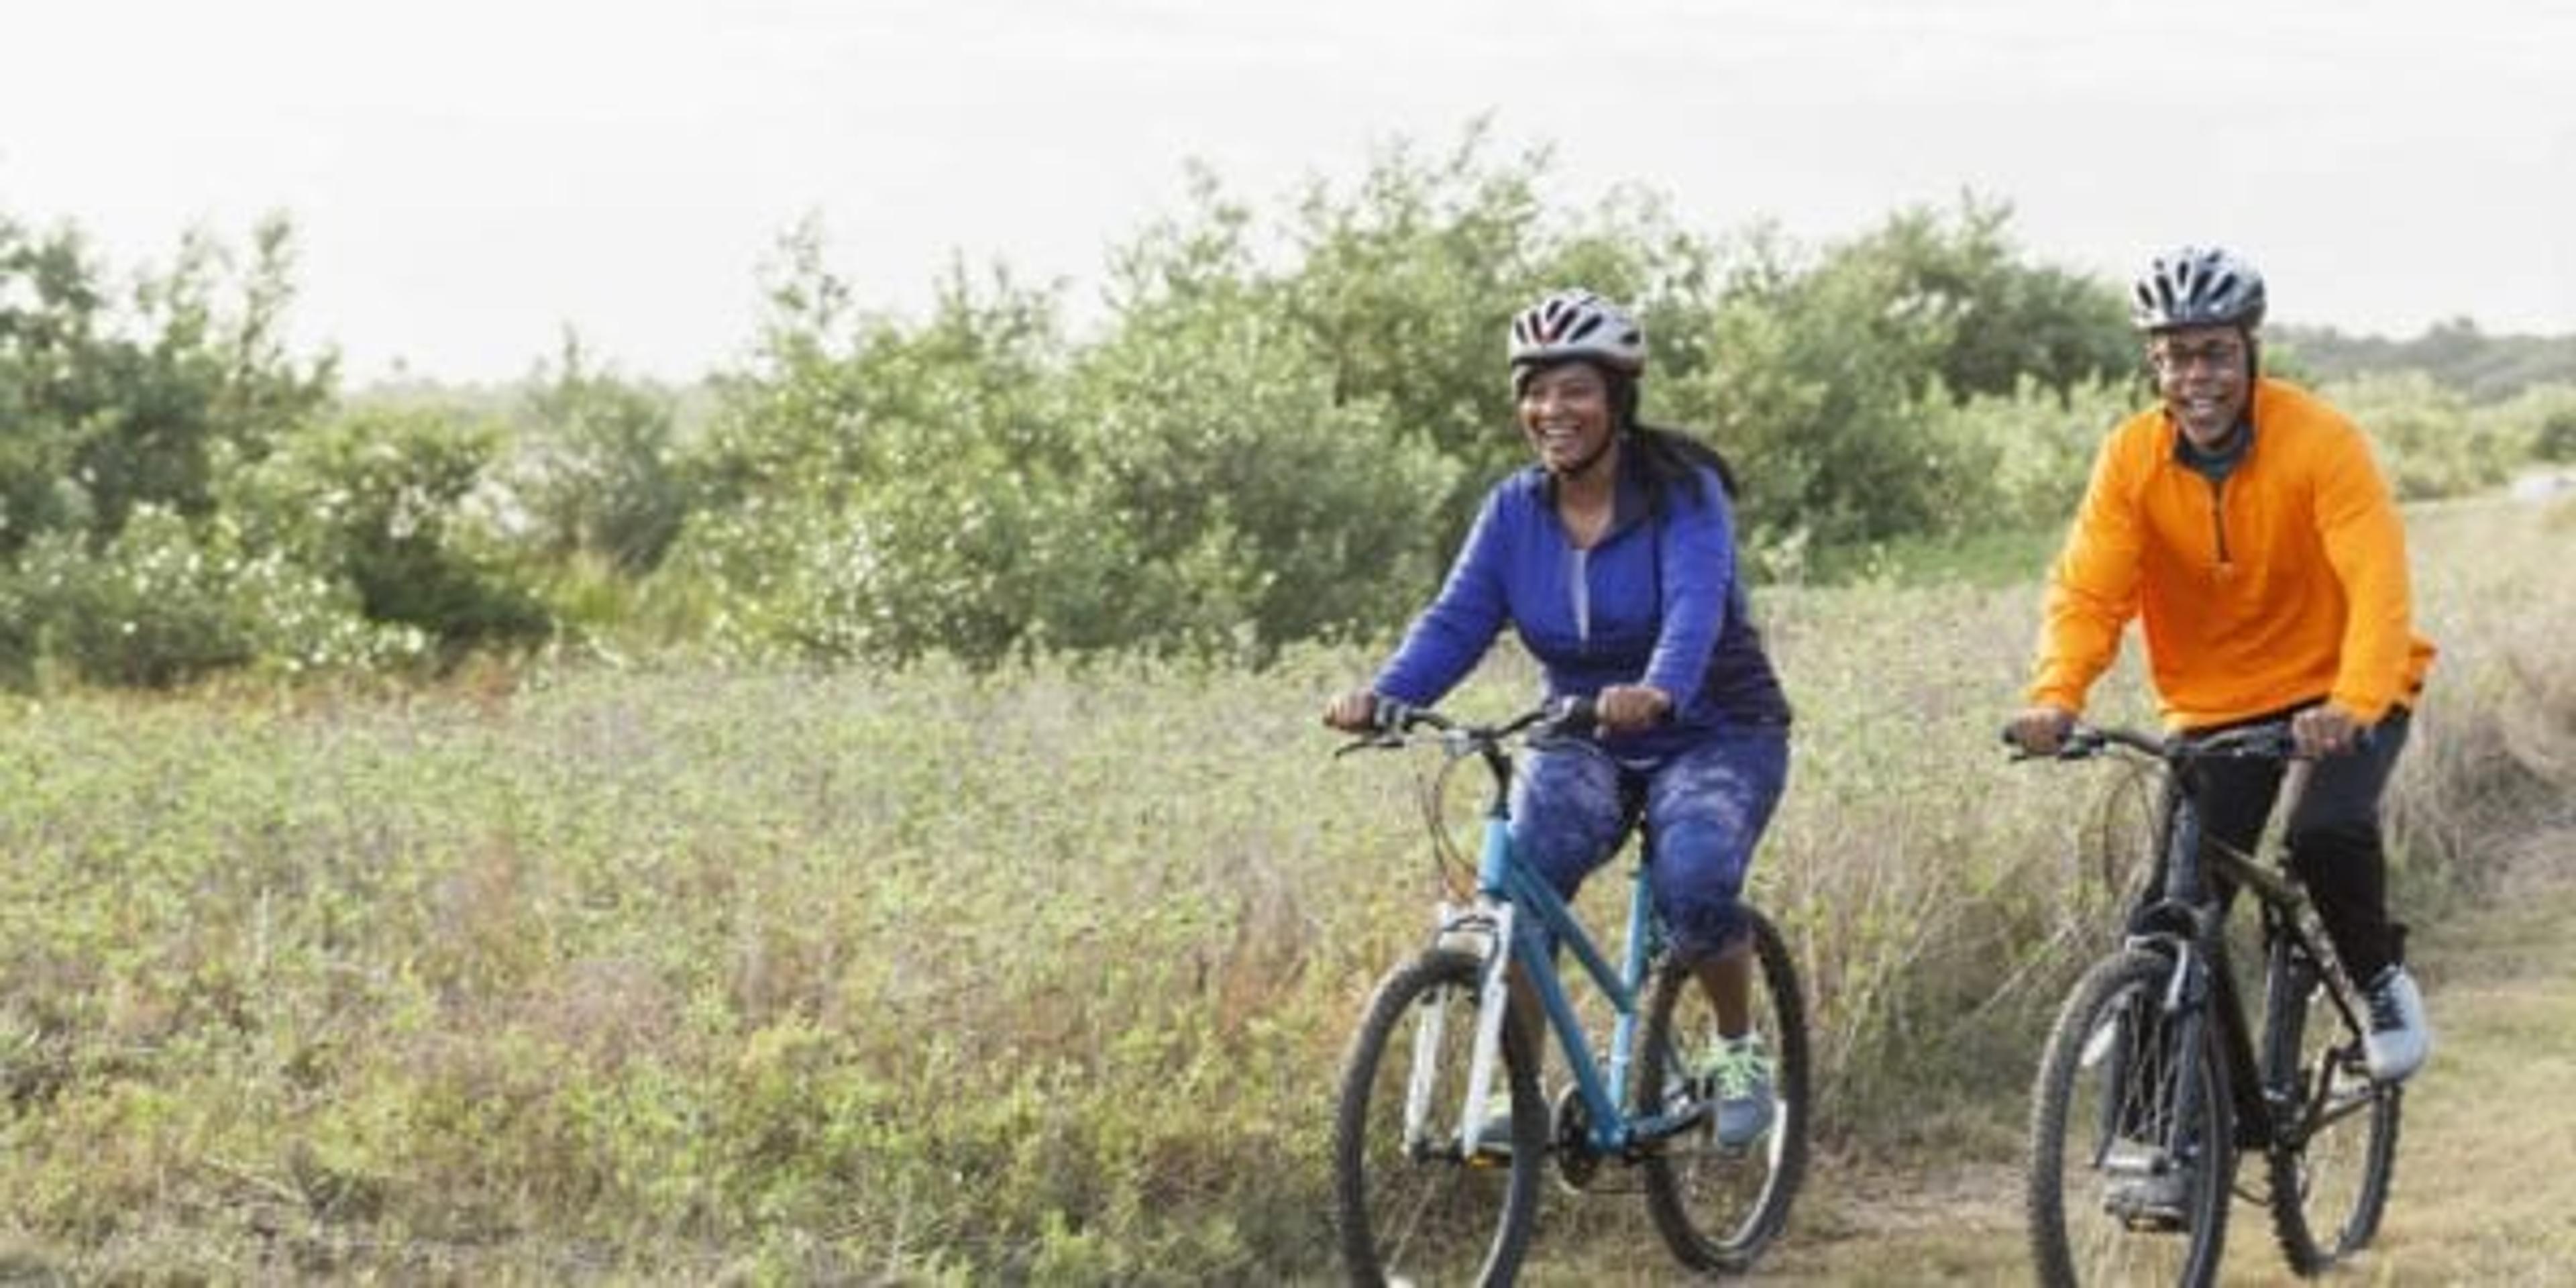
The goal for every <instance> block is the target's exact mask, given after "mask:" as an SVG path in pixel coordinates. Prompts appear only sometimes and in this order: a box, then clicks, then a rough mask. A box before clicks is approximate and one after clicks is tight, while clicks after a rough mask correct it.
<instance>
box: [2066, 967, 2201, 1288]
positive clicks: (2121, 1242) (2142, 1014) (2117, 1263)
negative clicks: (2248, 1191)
mask: <svg viewBox="0 0 2576 1288" xmlns="http://www.w3.org/2000/svg"><path fill="white" fill-rule="evenodd" d="M2173 971H2174V965H2173V963H2172V962H2171V961H2170V960H2168V959H2166V958H2165V957H2164V956H2163V955H2161V954H2158V953H2154V952H2149V951H2146V950H2143V949H2141V950H2133V951H2129V952H2125V953H2122V954H2120V955H2119V956H2116V957H2112V958H2109V959H2107V960H2105V961H2103V962H2101V963H2100V964H2098V965H2096V966H2095V967H2093V969H2092V970H2090V971H2088V972H2086V974H2085V976H2084V978H2083V979H2082V980H2081V981H2079V982H2078V983H2077V984H2076V986H2075V991H2074V993H2073V994H2071V995H2070V996H2069V997H2068V998H2067V1000H2066V1005H2065V1007H2064V1008H2063V1009H2062V1010H2060V1011H2059V1012H2058V1017H2057V1026H2056V1028H2055V1030H2054V1031H2053V1032H2051V1033H2050V1034H2049V1038H2048V1051H2047V1054H2046V1055H2045V1056H2043V1057H2042V1059H2041V1061H2040V1070H2039V1084H2038V1086H2037V1087H2036V1088H2035V1089H2034V1095H2033V1104H2032V1108H2031V1159H2030V1177H2029V1182H2030V1189H2029V1194H2028V1196H2027V1200H2028V1210H2029V1217H2030V1238H2031V1253H2032V1256H2033V1258H2034V1260H2035V1261H2036V1262H2037V1263H2038V1269H2039V1277H2040V1282H2042V1283H2045V1284H2050V1285H2076V1284H2120V1285H2131V1284H2192V1285H2199V1284H2207V1283H2210V1282H2212V1281H2214V1280H2215V1279H2216V1278H2217V1277H2218V1259H2219V1253H2220V1251H2221V1249H2222V1248H2223V1247H2224V1246H2225V1243H2226V1236H2227V1202H2228V1196H2229V1193H2230V1191H2231V1189H2232V1188H2233V1186H2234V1183H2235V1170H2236V1147H2235V1114H2234V1112H2233V1106H2232V1105H2231V1104H2230V1102H2229V1101H2228V1099H2227V1084H2226V1079H2225V1077H2224V1075H2223V1074H2222V1073H2221V1072H2220V1070H2219V1065H2218V1061H2217V1050H2216V1047H2215V1044H2213V1043H2212V1042H2210V1041H2208V1040H2207V1039H2206V1038H2205V1037H2201V1038H2196V1039H2188V1040H2187V1039H2186V1038H2185V1037H2184V1036H2183V1033H2182V1030H2183V1029H2184V1028H2185V1027H2186V1026H2183V1025H2180V1024H2178V1023H2177V1022H2176V1017H2171V1016H2167V1015H2166V1014H2165V1013H2164V1009H2163V1008H2164V997H2165V991H2166V987H2167V984H2168V982H2169V981H2170V980H2171V978H2172V975H2173ZM2189 1027H2191V1028H2193V1029H2196V1030H2200V1031H2202V1032H2205V1028H2204V1026H2189ZM2186 1079H2188V1080H2189V1082H2190V1085H2191V1088H2192V1094H2191V1095H2190V1097H2189V1098H2188V1100H2187V1101H2186V1100H2185V1099H2184V1098H2183V1097H2182V1096H2181V1095H2180V1094H2179V1093H2180V1091H2181V1089H2182V1088H2183V1086H2184V1084H2185V1080H2186ZM2186 1106H2188V1107H2186Z"/></svg>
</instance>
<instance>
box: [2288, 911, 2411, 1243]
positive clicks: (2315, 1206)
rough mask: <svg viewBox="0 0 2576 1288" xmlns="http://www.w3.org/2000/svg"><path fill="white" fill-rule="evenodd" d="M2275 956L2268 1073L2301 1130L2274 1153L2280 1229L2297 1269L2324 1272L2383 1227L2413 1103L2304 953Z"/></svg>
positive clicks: (2296, 1130)
mask: <svg viewBox="0 0 2576 1288" xmlns="http://www.w3.org/2000/svg"><path fill="white" fill-rule="evenodd" d="M2272 960H2273V965H2272V967H2271V970H2272V971H2273V972H2274V979H2273V983H2272V988H2271V992H2270V996H2271V997H2272V998H2273V999H2274V1000H2275V1004H2274V1005H2272V1006H2271V1007H2270V1008H2269V1011H2270V1014H2269V1015H2267V1016H2266V1018H2265V1021H2264V1023H2265V1029H2266V1032H2265V1037H2264V1041H2265V1043H2266V1045H2265V1050H2267V1051H2269V1052H2271V1053H2272V1059H2271V1060H2269V1061H2267V1062H2266V1064H2265V1069H2266V1073H2265V1076H2266V1077H2267V1078H2269V1079H2271V1080H2272V1086H2273V1087H2274V1088H2276V1089H2277V1090H2278V1091H2281V1092H2285V1093H2287V1094H2288V1095H2290V1096H2292V1097H2294V1098H2295V1103H2296V1104H2297V1106H2298V1125H2297V1127H2296V1128H2295V1133H2296V1134H2294V1135H2292V1136H2291V1137H2290V1138H2289V1139H2276V1140H2275V1141H2273V1143H2272V1145H2271V1148H2270V1149H2269V1150H2268V1151H2267V1154H2266V1157H2267V1160H2268V1162H2269V1165H2270V1175H2271V1185H2270V1190H2271V1196H2270V1197H2271V1206H2272V1232H2273V1235H2274V1236H2275V1238H2276V1239H2277V1240H2278V1242H2279V1243H2280V1245H2281V1254H2282V1255H2283V1256H2284V1257H2286V1258H2288V1259H2289V1262H2290V1268H2291V1269H2292V1270H2295V1271H2297V1272H2298V1273H2299V1274H2302V1275H2317V1274H2322V1273H2324V1272H2325V1271H2326V1270H2327V1269H2329V1268H2330V1267H2332V1266H2333V1265H2334V1264H2335V1263H2336V1262H2338V1261H2340V1260H2342V1259H2343V1258H2345V1257H2347V1256H2350V1255H2352V1254H2353V1253H2355V1252H2358V1251H2360V1250H2361V1249H2362V1248H2363V1247H2365V1246H2367V1245H2368V1244H2369V1243H2370V1240H2371V1238H2372V1237H2373V1236H2374V1235H2376V1234H2377V1233H2378V1232H2379V1219H2380V1217H2381V1215H2382V1214H2383V1213H2384V1212H2385V1211H2386V1210H2387V1206H2388V1190H2389V1184H2390V1181H2391V1179H2392V1177H2393V1174H2394V1173H2395V1171H2396V1167H2397V1129H2398V1121H2399V1117H2400V1113H2401V1110H2402V1109H2403V1101H2402V1099H2401V1095H2400V1089H2399V1088H2398V1087H2396V1086H2393V1085H2388V1084H2383V1083H2376V1082H2372V1081H2371V1080H2370V1072H2369V1069H2368V1067H2367V1065H2366V1064H2365V1062H2364V1061H2363V1058H2362V1033H2361V1031H2360V1029H2359V1028H2358V1027H2356V1026H2355V1024H2354V1023H2353V1019H2352V1017H2351V1016H2349V1015H2348V1014H2347V1013H2346V1012H2345V1011H2344V1010H2342V1009H2341V1008H2339V1007H2337V1006H2336V1005H2335V1004H2334V1001H2333V998H2332V996H2331V994H2330V993H2329V992H2328V990H2327V989H2326V988H2325V987H2324V986H2323V985H2321V984H2319V983H2317V982H2316V971H2315V968H2314V967H2313V966H2312V965H2310V964H2308V962H2307V961H2306V959H2305V957H2304V955H2302V954H2300V953H2298V952H2296V951H2295V950H2292V949H2289V948H2287V947H2284V948H2282V949H2279V950H2276V951H2275V953H2274V954H2273V955H2272ZM2282 999H2287V1004H2281V1002H2282Z"/></svg>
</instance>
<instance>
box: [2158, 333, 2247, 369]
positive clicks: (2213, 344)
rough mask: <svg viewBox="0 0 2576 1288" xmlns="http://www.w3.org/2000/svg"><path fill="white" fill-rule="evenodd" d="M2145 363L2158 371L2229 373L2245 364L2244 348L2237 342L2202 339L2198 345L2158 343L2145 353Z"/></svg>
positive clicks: (2240, 342) (2241, 343) (2242, 344)
mask: <svg viewBox="0 0 2576 1288" xmlns="http://www.w3.org/2000/svg"><path fill="white" fill-rule="evenodd" d="M2147 360H2148V361H2150V362H2153V363H2154V364H2156V369H2157V370H2158V371H2189V370H2190V369H2192V368H2193V367H2209V368H2212V369H2215V370H2223V371H2232V370H2234V369H2236V368H2238V367H2241V366H2243V365H2245V345H2244V343H2243V342H2242V341H2238V340H2204V341H2202V342H2200V343H2198V344H2183V343H2167V342H2162V341H2159V342H2157V343H2156V344H2155V345H2153V346H2151V347H2149V348H2148V350H2147Z"/></svg>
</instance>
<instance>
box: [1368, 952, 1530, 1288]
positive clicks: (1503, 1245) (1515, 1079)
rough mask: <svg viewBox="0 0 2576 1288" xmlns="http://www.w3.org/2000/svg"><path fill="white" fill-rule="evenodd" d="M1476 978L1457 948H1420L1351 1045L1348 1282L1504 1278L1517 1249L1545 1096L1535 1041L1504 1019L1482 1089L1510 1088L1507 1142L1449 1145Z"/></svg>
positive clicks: (1372, 1007) (1462, 1098)
mask: <svg viewBox="0 0 2576 1288" xmlns="http://www.w3.org/2000/svg"><path fill="white" fill-rule="evenodd" d="M1481 973H1482V972H1481V966H1480V963H1479V962H1478V961H1477V959H1476V958H1475V957H1473V956H1471V955H1469V954H1466V953H1456V952H1438V951H1435V952H1430V953H1425V954H1423V955H1422V956H1421V957H1419V958H1416V959H1414V960H1413V961H1412V962H1410V963H1407V964H1406V965H1404V966H1402V967H1399V968H1397V969H1396V971H1395V972H1394V973H1392V974H1390V975H1388V976H1387V978H1386V980H1385V982H1383V983H1381V984H1380V985H1379V986H1378V990H1377V996H1376V997H1375V999H1374V1000H1372V1001H1371V1002H1370V1003H1369V1009H1368V1017H1367V1019H1366V1020H1365V1021H1363V1022H1362V1024H1361V1025H1360V1031H1359V1034H1358V1036H1357V1037H1356V1038H1355V1039H1353V1041H1352V1044H1351V1050H1350V1054H1349V1056H1348V1058H1347V1060H1346V1062H1345V1064H1344V1066H1343V1072H1342V1088H1341V1103H1340V1108H1339V1111H1338V1112H1337V1113H1336V1115H1335V1116H1334V1123H1333V1193H1334V1200H1335V1204H1336V1209H1337V1211H1336V1217H1337V1222H1336V1223H1337V1225H1338V1226H1339V1233H1340V1235H1341V1242H1342V1259H1343V1265H1344V1266H1345V1267H1346V1268H1347V1269H1348V1270H1349V1272H1350V1277H1351V1282H1353V1283H1356V1284H1382V1283H1389V1282H1405V1283H1414V1284H1487V1283H1508V1282H1510V1280H1511V1278H1512V1276H1513V1274H1514V1273H1515V1272H1516V1271H1517V1270H1518V1269H1519V1267H1520V1262H1521V1257H1522V1256H1523V1254H1524V1253H1526V1252H1527V1251H1528V1248H1529V1239H1530V1230H1531V1227H1532V1226H1533V1225H1534V1224H1535V1221H1536V1217H1537V1211H1538V1188H1539V1169H1540V1167H1541V1165H1542V1164H1543V1163H1544V1162H1545V1161H1546V1160H1545V1158H1544V1155H1545V1154H1546V1151H1547V1104H1546V1102H1545V1101H1544V1100H1542V1099H1541V1098H1540V1096H1539V1084H1538V1060H1537V1057H1536V1052H1535V1049H1534V1048H1533V1047H1531V1045H1530V1041H1529V1037H1528V1035H1527V1034H1526V1033H1524V1032H1522V1030H1521V1027H1520V1025H1519V1024H1518V1023H1517V1021H1516V1020H1515V1019H1514V1018H1512V1017H1510V1016H1508V1015H1507V1016H1506V1018H1505V1022H1504V1025H1503V1042H1502V1048H1503V1060H1502V1064H1501V1067H1500V1068H1499V1069H1497V1070H1496V1073H1497V1074H1498V1076H1497V1077H1496V1078H1495V1080H1494V1085H1493V1089H1492V1092H1491V1093H1490V1094H1491V1095H1492V1096H1496V1097H1499V1096H1501V1095H1503V1094H1504V1093H1505V1092H1509V1094H1510V1098H1511V1099H1510V1104H1511V1132H1510V1147H1509V1148H1508V1149H1495V1148H1485V1149H1477V1150H1472V1151H1470V1150H1462V1149H1461V1147H1460V1142H1461V1139H1462V1130H1461V1129H1462V1126H1464V1124H1462V1123H1461V1122H1460V1115H1461V1114H1462V1113H1463V1112H1464V1111H1465V1107H1466V1100H1467V1076H1468V1071H1469V1065H1470V1063H1471V1061H1472V1060H1473V1059H1474V1056H1475V1041H1476V1019H1477V1013H1478V1011H1479V1009H1480V1002H1481V999H1480V997H1479V989H1478V985H1479V983H1480V982H1481V979H1480V976H1481Z"/></svg>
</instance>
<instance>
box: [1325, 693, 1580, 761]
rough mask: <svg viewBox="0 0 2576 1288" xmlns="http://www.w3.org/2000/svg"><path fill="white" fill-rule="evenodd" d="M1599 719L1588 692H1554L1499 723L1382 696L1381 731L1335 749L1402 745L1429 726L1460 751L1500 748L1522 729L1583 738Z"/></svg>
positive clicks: (1377, 716)
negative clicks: (1555, 694)
mask: <svg viewBox="0 0 2576 1288" xmlns="http://www.w3.org/2000/svg"><path fill="white" fill-rule="evenodd" d="M1596 721H1597V712H1596V709H1595V707H1594V704H1593V701H1592V699H1590V698H1587V697H1558V698H1549V699H1547V700H1546V701H1544V702H1541V703H1539V704H1538V705H1537V706H1535V707H1532V708H1530V709H1529V710H1527V711H1524V712H1522V713H1520V714H1519V715H1516V716H1513V717H1512V718H1510V719H1508V720H1505V721H1502V722H1501V723H1499V724H1470V723H1467V722H1466V721H1463V720H1456V719H1453V718H1451V717H1449V716H1446V715H1443V714H1441V713H1440V712H1438V711H1436V710H1433V709H1432V708H1430V707H1417V706H1414V705H1412V704H1410V703H1405V702H1399V701H1397V700H1395V699H1393V698H1389V697H1385V696H1380V697H1379V698H1378V700H1377V710H1376V712H1375V714H1374V720H1373V721H1372V723H1373V724H1374V725H1375V726H1376V728H1375V731H1374V732H1371V733H1366V734H1362V735H1361V736H1360V737H1359V738H1357V739H1356V740H1354V741H1351V742H1348V743H1344V744H1343V745H1342V746H1341V747H1340V748H1339V749H1337V750H1335V751H1334V752H1333V754H1334V755H1335V756H1342V755H1347V754H1349V753H1351V752H1354V751H1364V750H1368V749H1371V748H1382V747H1402V746H1404V745H1406V744H1407V743H1409V742H1411V741H1413V738H1412V735H1413V734H1415V733H1416V732H1418V731H1420V730H1425V729H1428V730H1430V731H1432V733H1434V734H1436V735H1437V736H1438V737H1439V739H1440V740H1441V741H1442V742H1446V743H1449V744H1450V745H1451V746H1452V747H1453V748H1455V749H1456V750H1457V751H1459V752H1460V753H1465V752H1470V751H1477V750H1483V749H1488V748H1499V747H1501V746H1502V745H1503V744H1504V743H1505V742H1508V741H1510V740H1511V739H1513V738H1514V737H1517V736H1520V735H1522V734H1527V735H1528V736H1529V737H1530V738H1532V739H1539V738H1557V737H1563V738H1579V737H1583V736H1585V735H1588V734H1590V733H1591V732H1592V731H1593V729H1594V727H1595V725H1596Z"/></svg>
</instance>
